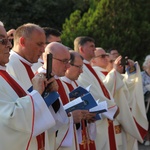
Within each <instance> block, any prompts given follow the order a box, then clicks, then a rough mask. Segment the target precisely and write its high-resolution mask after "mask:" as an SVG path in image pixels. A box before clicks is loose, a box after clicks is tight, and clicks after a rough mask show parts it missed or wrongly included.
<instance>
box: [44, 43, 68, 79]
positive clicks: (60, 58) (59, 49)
mask: <svg viewBox="0 0 150 150" xmlns="http://www.w3.org/2000/svg"><path fill="white" fill-rule="evenodd" d="M49 53H51V54H52V55H53V61H52V70H53V73H54V74H55V75H57V76H59V77H61V76H64V75H65V72H66V70H67V68H69V67H70V65H69V60H70V53H69V51H68V49H67V47H66V46H64V45H63V44H61V43H58V42H52V43H50V44H48V45H47V46H46V48H45V52H44V53H43V61H44V67H45V68H46V66H47V54H49Z"/></svg>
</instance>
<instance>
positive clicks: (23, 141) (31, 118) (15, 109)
mask: <svg viewBox="0 0 150 150" xmlns="http://www.w3.org/2000/svg"><path fill="white" fill-rule="evenodd" d="M4 71H5V68H4V67H2V66H0V95H1V96H0V118H1V120H0V127H1V130H0V135H1V136H0V143H1V144H0V147H1V148H0V149H3V150H8V149H11V150H21V149H24V150H37V149H38V148H37V139H36V136H37V135H39V134H41V133H42V132H44V131H46V130H48V129H49V128H51V127H53V126H54V125H55V120H54V118H53V116H52V115H51V113H50V111H49V109H48V107H47V105H46V104H45V102H44V100H43V98H42V97H41V95H40V94H39V93H38V92H37V91H32V92H31V93H28V92H25V91H26V90H25V89H23V88H22V87H21V86H20V84H19V82H16V80H15V79H13V81H14V80H15V81H14V83H15V84H16V85H17V91H18V92H20V91H23V92H24V93H25V95H26V96H24V97H19V96H18V93H16V91H15V90H14V88H12V85H11V86H10V84H8V82H7V81H6V79H5V78H4V77H3V74H2V73H3V72H4ZM9 77H10V76H9ZM10 78H11V77H10ZM7 79H8V77H7ZM11 79H12V78H11ZM9 81H10V79H9ZM16 85H15V86H16ZM18 89H19V90H20V91H19V90H18ZM20 93H21V92H20ZM43 122H44V124H43ZM46 136H47V132H46ZM45 140H47V138H46V139H45ZM45 150H50V145H49V143H48V142H47V143H46V145H45Z"/></svg>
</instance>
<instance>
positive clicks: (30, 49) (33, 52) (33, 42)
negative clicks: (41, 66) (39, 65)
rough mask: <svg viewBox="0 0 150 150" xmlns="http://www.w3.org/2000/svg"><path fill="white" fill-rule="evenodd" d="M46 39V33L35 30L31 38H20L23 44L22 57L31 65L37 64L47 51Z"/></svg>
mask: <svg viewBox="0 0 150 150" xmlns="http://www.w3.org/2000/svg"><path fill="white" fill-rule="evenodd" d="M45 41H46V37H45V34H44V32H41V31H38V30H35V31H33V33H32V35H31V37H29V38H25V37H22V39H21V38H20V43H21V42H22V43H21V44H22V45H21V46H22V51H21V52H20V53H22V54H21V55H22V56H23V57H24V58H25V59H26V60H28V61H29V62H31V63H36V62H37V61H38V59H39V58H40V56H41V55H42V53H43V52H44V49H45Z"/></svg>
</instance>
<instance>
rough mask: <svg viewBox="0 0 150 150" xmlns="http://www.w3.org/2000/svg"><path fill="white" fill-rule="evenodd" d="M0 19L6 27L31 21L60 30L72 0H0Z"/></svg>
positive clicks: (69, 10)
mask: <svg viewBox="0 0 150 150" xmlns="http://www.w3.org/2000/svg"><path fill="white" fill-rule="evenodd" d="M0 6H1V9H0V20H1V21H2V22H4V24H5V27H6V29H7V30H8V29H10V28H17V27H18V26H20V25H22V24H24V23H27V22H32V23H36V24H39V25H41V26H50V27H53V28H56V29H59V30H61V29H62V24H63V23H64V21H65V19H66V18H67V17H69V15H70V13H71V12H72V11H73V10H72V7H73V6H74V2H73V1H72V0H15V1H12V0H7V1H6V0H0Z"/></svg>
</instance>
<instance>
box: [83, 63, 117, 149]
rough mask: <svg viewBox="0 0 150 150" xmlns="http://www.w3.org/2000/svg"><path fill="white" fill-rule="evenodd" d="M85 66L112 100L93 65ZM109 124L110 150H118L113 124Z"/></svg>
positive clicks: (106, 95)
mask: <svg viewBox="0 0 150 150" xmlns="http://www.w3.org/2000/svg"><path fill="white" fill-rule="evenodd" d="M84 64H85V63H84ZM85 65H86V67H87V68H88V69H89V70H90V72H91V73H92V74H93V75H94V76H95V78H96V79H97V81H98V82H99V85H100V87H101V89H102V91H103V93H104V95H105V97H107V98H108V99H109V100H110V96H109V93H108V91H107V89H106V87H105V86H104V84H103V82H102V81H101V80H100V78H99V77H98V75H97V74H96V72H95V70H94V69H93V68H92V67H91V65H89V64H85ZM108 123H109V127H108V132H109V143H110V150H117V148H116V140H115V131H114V126H113V122H112V121H110V120H108Z"/></svg>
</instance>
